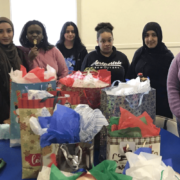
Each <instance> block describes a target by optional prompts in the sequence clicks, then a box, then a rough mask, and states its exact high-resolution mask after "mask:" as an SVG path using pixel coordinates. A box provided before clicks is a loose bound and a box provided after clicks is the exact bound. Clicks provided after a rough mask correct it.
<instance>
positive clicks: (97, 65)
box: [91, 60, 122, 69]
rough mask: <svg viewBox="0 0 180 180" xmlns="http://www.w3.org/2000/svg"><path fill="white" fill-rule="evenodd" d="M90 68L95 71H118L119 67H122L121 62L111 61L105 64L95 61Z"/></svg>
mask: <svg viewBox="0 0 180 180" xmlns="http://www.w3.org/2000/svg"><path fill="white" fill-rule="evenodd" d="M91 66H92V67H94V68H95V69H119V68H120V67H122V62H120V61H113V62H110V63H105V62H99V61H98V60H96V61H95V62H94V63H92V64H91Z"/></svg>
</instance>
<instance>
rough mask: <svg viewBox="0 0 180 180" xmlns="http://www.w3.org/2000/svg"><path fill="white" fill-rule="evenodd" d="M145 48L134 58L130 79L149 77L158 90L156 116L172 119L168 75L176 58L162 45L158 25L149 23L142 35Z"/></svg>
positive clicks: (140, 49) (152, 85)
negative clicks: (140, 75) (138, 75)
mask: <svg viewBox="0 0 180 180" xmlns="http://www.w3.org/2000/svg"><path fill="white" fill-rule="evenodd" d="M142 39H143V46H142V47H141V48H139V49H138V50H137V51H136V52H135V54H134V57H133V60H132V63H131V66H130V68H129V72H128V78H129V79H131V78H136V77H137V74H138V73H143V76H144V77H149V78H150V82H151V87H152V88H154V89H156V114H157V115H161V116H165V117H169V118H172V113H171V111H170V108H169V104H168V98H167V85H166V83H167V74H168V70H169V67H170V64H171V61H172V59H173V58H174V56H173V54H172V53H171V51H170V50H168V49H167V47H166V46H165V44H164V43H162V31H161V27H160V25H159V24H158V23H155V22H150V23H147V24H146V25H145V27H144V29H143V33H142Z"/></svg>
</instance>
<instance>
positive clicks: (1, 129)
mask: <svg viewBox="0 0 180 180" xmlns="http://www.w3.org/2000/svg"><path fill="white" fill-rule="evenodd" d="M9 128H10V125H9V124H0V140H1V139H10V133H9Z"/></svg>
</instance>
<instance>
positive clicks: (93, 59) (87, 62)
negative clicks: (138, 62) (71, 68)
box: [81, 23, 129, 83]
mask: <svg viewBox="0 0 180 180" xmlns="http://www.w3.org/2000/svg"><path fill="white" fill-rule="evenodd" d="M95 30H96V31H97V43H98V46H96V50H95V51H92V52H91V53H89V54H88V55H86V57H85V59H84V61H83V64H82V67H81V71H84V69H85V68H86V67H93V68H94V69H96V70H99V69H107V70H108V71H111V83H113V82H114V81H115V80H120V81H125V76H126V73H127V71H128V67H129V61H128V59H127V57H126V55H125V54H123V53H122V52H120V51H117V50H116V48H115V47H114V46H113V40H114V39H113V33H112V30H113V26H112V25H111V24H110V23H100V24H98V25H97V26H96V28H95Z"/></svg>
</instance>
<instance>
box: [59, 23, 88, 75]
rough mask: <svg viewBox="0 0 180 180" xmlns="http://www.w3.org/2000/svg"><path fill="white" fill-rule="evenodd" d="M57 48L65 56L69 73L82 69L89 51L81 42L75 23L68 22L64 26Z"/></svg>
mask: <svg viewBox="0 0 180 180" xmlns="http://www.w3.org/2000/svg"><path fill="white" fill-rule="evenodd" d="M56 47H57V48H58V49H59V50H60V51H61V53H62V54H63V56H64V58H65V61H66V65H67V67H68V69H69V73H71V72H72V71H78V70H80V69H81V65H82V61H83V59H84V57H85V56H86V54H87V50H86V47H85V46H84V45H83V44H82V42H81V39H80V37H79V33H78V28H77V26H76V25H75V24H74V23H73V22H66V23H65V24H64V25H63V27H62V30H61V34H60V39H59V41H58V42H57V44H56Z"/></svg>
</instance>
